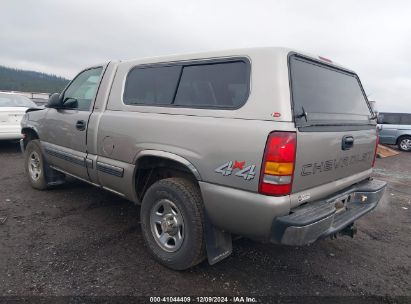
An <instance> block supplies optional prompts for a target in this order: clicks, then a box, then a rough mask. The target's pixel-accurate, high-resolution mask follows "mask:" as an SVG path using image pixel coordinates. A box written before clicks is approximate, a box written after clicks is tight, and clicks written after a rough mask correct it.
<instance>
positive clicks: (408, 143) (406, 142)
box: [398, 136, 411, 151]
mask: <svg viewBox="0 0 411 304" xmlns="http://www.w3.org/2000/svg"><path fill="white" fill-rule="evenodd" d="M398 148H399V149H400V150H401V151H411V136H404V137H401V138H400V139H399V140H398Z"/></svg>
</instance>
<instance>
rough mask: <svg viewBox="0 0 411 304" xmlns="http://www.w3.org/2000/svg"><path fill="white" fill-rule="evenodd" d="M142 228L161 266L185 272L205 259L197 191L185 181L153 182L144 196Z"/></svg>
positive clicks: (145, 238) (196, 188)
mask: <svg viewBox="0 0 411 304" xmlns="http://www.w3.org/2000/svg"><path fill="white" fill-rule="evenodd" d="M140 217H141V226H142V232H143V236H144V240H145V242H146V245H147V247H148V250H149V251H150V253H151V254H152V255H153V257H154V258H155V259H156V260H157V261H159V262H160V263H161V264H163V265H165V266H167V267H169V268H171V269H174V270H184V269H187V268H190V267H192V266H194V265H197V264H198V263H200V262H202V261H203V260H204V258H205V240H204V210H203V203H202V199H201V195H200V190H199V188H198V186H197V185H195V184H194V183H193V182H191V181H189V180H187V179H184V178H167V179H163V180H160V181H158V182H156V183H154V184H153V185H152V186H151V187H150V188H149V189H148V190H147V192H146V194H145V195H144V199H143V203H142V206H141V213H140Z"/></svg>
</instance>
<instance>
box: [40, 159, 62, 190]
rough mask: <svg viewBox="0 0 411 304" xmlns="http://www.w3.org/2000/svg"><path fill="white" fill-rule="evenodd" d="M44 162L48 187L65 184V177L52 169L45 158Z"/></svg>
mask: <svg viewBox="0 0 411 304" xmlns="http://www.w3.org/2000/svg"><path fill="white" fill-rule="evenodd" d="M43 161H44V173H45V175H46V181H47V186H57V185H61V184H64V182H65V175H64V174H63V173H61V172H59V171H56V170H54V169H52V168H50V166H49V164H48V162H47V161H46V160H45V159H44V158H43Z"/></svg>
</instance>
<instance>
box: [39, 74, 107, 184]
mask: <svg viewBox="0 0 411 304" xmlns="http://www.w3.org/2000/svg"><path fill="white" fill-rule="evenodd" d="M103 69H104V68H103V67H102V66H100V67H93V68H90V69H87V70H84V71H82V72H81V73H79V74H78V75H77V76H76V77H75V78H74V79H73V80H72V81H71V83H70V84H69V86H68V87H67V88H66V89H65V90H64V91H63V93H62V94H61V100H62V103H63V104H62V108H60V109H51V108H50V109H49V110H48V113H47V115H46V121H45V124H46V125H47V128H46V129H47V134H46V136H45V138H43V142H42V145H43V147H44V150H45V151H44V152H45V156H46V158H47V160H48V162H49V163H50V165H52V166H53V167H55V168H57V169H60V170H62V171H64V172H66V173H69V174H72V175H75V176H76V177H79V178H82V179H85V180H89V176H88V173H87V164H88V163H87V161H86V156H87V124H88V121H89V117H90V115H91V112H92V110H93V105H94V100H95V96H96V92H97V89H98V86H99V83H100V80H101V77H102V72H103Z"/></svg>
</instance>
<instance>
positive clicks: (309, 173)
mask: <svg viewBox="0 0 411 304" xmlns="http://www.w3.org/2000/svg"><path fill="white" fill-rule="evenodd" d="M376 138H377V137H376V130H375V129H374V128H372V129H369V130H358V131H348V132H345V131H343V132H298V133H297V157H296V163H295V170H294V181H293V188H292V189H293V192H298V191H302V190H305V189H308V188H312V187H315V186H319V185H323V184H326V183H329V182H332V181H335V180H338V179H341V178H344V177H348V176H351V175H354V174H356V173H359V172H362V171H366V170H368V169H370V168H371V167H372V162H373V159H374V151H375V144H376ZM351 141H352V143H351Z"/></svg>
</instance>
